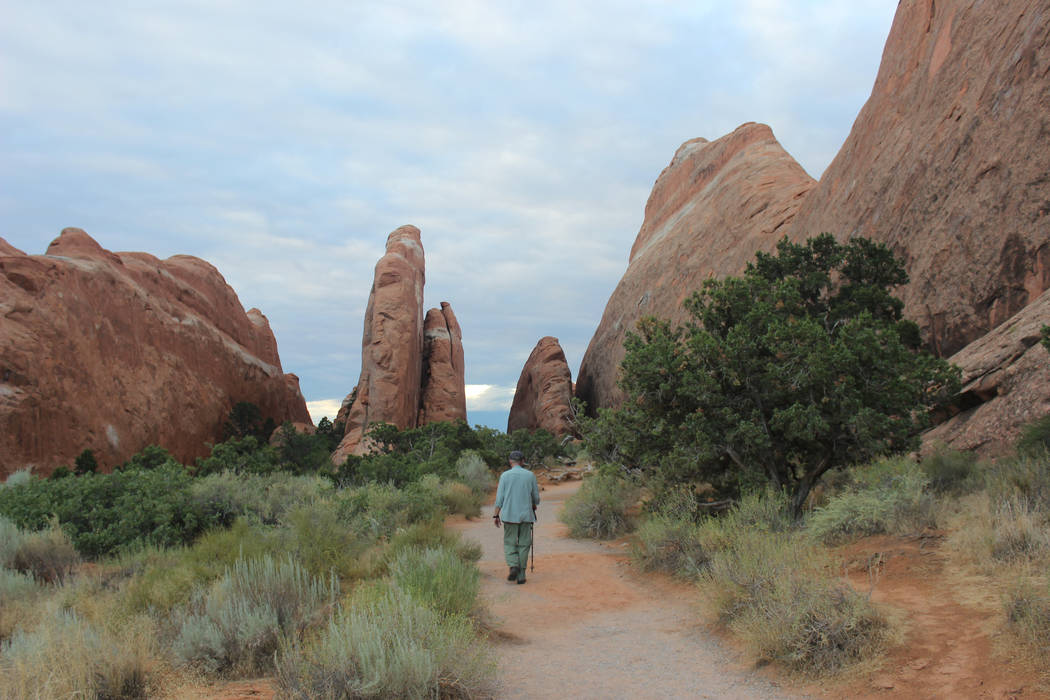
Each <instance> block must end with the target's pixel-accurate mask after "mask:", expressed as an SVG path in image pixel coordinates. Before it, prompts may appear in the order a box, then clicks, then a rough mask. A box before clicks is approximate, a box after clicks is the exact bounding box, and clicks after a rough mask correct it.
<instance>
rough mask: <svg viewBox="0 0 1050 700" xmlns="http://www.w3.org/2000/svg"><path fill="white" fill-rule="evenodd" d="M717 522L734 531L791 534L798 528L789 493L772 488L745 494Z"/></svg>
mask: <svg viewBox="0 0 1050 700" xmlns="http://www.w3.org/2000/svg"><path fill="white" fill-rule="evenodd" d="M715 520H716V521H718V522H719V523H720V524H721V525H722V527H724V528H729V529H734V530H742V529H754V530H760V531H762V532H789V531H791V530H794V529H796V528H797V527H798V522H797V521H796V520H795V518H794V517H793V516H792V514H791V499H790V498H789V497H788V495H787V493H785V492H783V491H776V490H774V489H772V488H766V489H764V490H761V491H752V492H750V493H745V494H744V495H743V496H742V497H741V498H740V502H739V503H737V504H736V505H735V506H734V507H733V508H731V509H730V510H729V511H728V512H726V513H724V514H722V515H720V516H718V517H717V518H716V519H715Z"/></svg>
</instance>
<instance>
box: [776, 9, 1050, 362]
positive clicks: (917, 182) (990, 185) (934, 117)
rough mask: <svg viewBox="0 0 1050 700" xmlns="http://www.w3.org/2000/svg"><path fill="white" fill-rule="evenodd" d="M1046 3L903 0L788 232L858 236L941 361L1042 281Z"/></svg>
mask: <svg viewBox="0 0 1050 700" xmlns="http://www.w3.org/2000/svg"><path fill="white" fill-rule="evenodd" d="M1048 65H1050V5H1048V4H1047V3H1046V2H1045V0H1002V1H1000V2H991V3H990V2H979V1H978V0H956V1H955V2H934V0H904V1H903V2H901V3H900V5H899V7H898V9H897V15H896V17H895V19H894V22H893V28H892V30H891V31H890V35H889V38H888V40H887V42H886V48H885V51H884V53H883V57H882V64H881V66H880V69H879V74H878V77H877V79H876V81H875V86H874V89H873V90H872V94H871V97H870V99H869V100H868V102H867V104H865V106H864V108H863V109H862V110H861V112H860V114H859V116H858V117H857V121H856V123H855V124H854V125H853V130H852V133H851V134H850V136H849V138H848V139H847V140H846V143H845V145H843V147H842V150H841V151H839V153H838V155H837V156H836V158H835V160H834V161H833V162H832V164H831V165H830V167H829V168H828V169H827V171H826V172H825V173H824V175H823V177H822V178H821V181H820V186H819V187H818V188H817V189H815V190H814V191H813V192H811V193H810V194H809V195H808V196H807V198H806V201H805V203H804V204H803V205H802V209H801V210H800V211H799V213H798V216H796V217H795V220H794V221H793V222H792V223H791V225H790V227H789V229H790V232H791V235H792V237H793V238H796V239H798V238H805V237H807V236H812V235H816V234H818V233H821V232H825V231H827V232H831V233H833V234H835V235H836V236H839V237H847V236H853V235H861V236H866V237H868V238H872V239H875V240H878V241H882V242H884V243H886V244H888V245H890V246H891V247H892V248H893V249H894V251H895V252H896V253H897V254H898V255H899V256H902V257H903V259H904V260H905V261H906V266H907V269H908V272H909V275H910V277H911V283H910V284H909V285H907V286H906V287H905V288H904V289H902V290H899V292H898V294H899V296H901V298H902V299H904V301H905V314H906V315H907V316H908V317H909V318H911V319H913V320H915V321H917V322H918V323H919V324H920V326H921V327H922V328H923V331H924V336H925V338H926V339H927V341H928V343H929V345H930V347H931V348H932V349H933V350H934V351H935V352H937V353H938V354H940V355H943V356H947V355H951V354H953V353H955V352H956V351H958V350H960V349H961V348H962V347H963V346H965V345H966V344H968V343H969V342H971V341H973V340H975V339H976V338H978V337H980V336H981V335H983V334H984V333H986V332H987V331H989V330H990V329H992V328H995V327H996V326H998V325H999V324H1000V323H1002V322H1003V321H1005V320H1007V319H1008V318H1010V317H1011V316H1013V315H1014V314H1015V313H1017V312H1018V311H1019V310H1020V309H1022V308H1023V307H1024V306H1025V305H1026V304H1028V303H1030V302H1031V301H1033V300H1034V299H1036V298H1037V297H1038V296H1039V295H1040V294H1041V293H1042V292H1043V290H1045V289H1047V287H1048V286H1050V73H1048V72H1047V66H1048Z"/></svg>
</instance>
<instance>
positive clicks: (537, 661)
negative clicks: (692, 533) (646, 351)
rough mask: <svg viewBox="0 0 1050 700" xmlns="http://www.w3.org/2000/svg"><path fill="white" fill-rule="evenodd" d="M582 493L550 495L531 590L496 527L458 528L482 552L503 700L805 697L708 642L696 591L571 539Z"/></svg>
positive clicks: (565, 488)
mask: <svg viewBox="0 0 1050 700" xmlns="http://www.w3.org/2000/svg"><path fill="white" fill-rule="evenodd" d="M578 487H579V483H578V482H577V483H569V484H564V485H553V486H548V487H546V488H545V490H544V491H543V494H542V497H543V502H542V503H541V504H540V509H539V523H538V525H537V527H536V570H535V572H529V575H528V583H526V584H525V585H523V586H519V585H516V584H514V583H511V582H509V581H507V580H506V575H507V566H506V564H505V563H504V560H503V548H502V534H501V531H499V530H497V529H496V528H495V527H493V525H492V519H491V517H482V518H480V519H478V520H474V521H460V522H454V523H450V525H449V527H450V528H451V529H454V530H457V531H459V532H461V533H462V534H463V535H464V537H469V538H471V539H473V540H476V541H477V542H479V543H480V544H481V546H482V560H481V562H480V564H479V566H480V568H481V576H482V596H483V598H484V599H485V602H486V604H487V605H488V608H489V610H490V611H491V613H492V615H493V616H494V618H495V625H496V626H497V628H498V629H499V631H500V633H502V634H503V635H504V636H503V639H502V640H501V641H499V642H498V643H497V654H498V656H499V659H500V686H499V689H498V692H497V697H499V698H567V697H572V698H741V699H744V698H747V699H753V698H763V699H765V698H787V697H799V696H798V695H797V694H788V693H787V692H785V690H784V689H782V688H780V687H778V686H777V685H776V684H775V683H774V682H772V681H770V680H769V679H766V678H763V677H761V676H759V675H757V674H755V673H753V672H750V671H748V669H747V668H746V667H745V666H744V664H742V663H741V662H740V660H739V659H738V658H737V657H736V656H735V655H734V654H733V653H732V652H731V651H730V650H727V649H726V648H725V647H723V646H722V645H720V644H719V643H718V642H717V641H716V640H714V639H712V638H711V637H710V636H709V635H708V634H706V633H705V631H704V630H703V629H702V628H701V626H700V624H699V615H698V614H697V611H696V610H695V609H694V606H695V604H696V590H695V588H693V587H692V586H688V585H683V584H678V583H675V582H672V581H669V580H667V579H664V578H662V577H655V576H645V577H642V576H640V575H639V574H637V573H635V572H633V571H632V570H631V568H630V567H629V565H628V563H627V561H626V557H625V552H624V548H623V546H622V544H616V543H614V544H611V545H610V544H601V543H596V542H591V541H579V540H572V539H569V538H568V536H567V534H566V528H565V526H564V525H562V524H561V523H560V522H558V519H557V513H558V511H559V510H560V509H561V507H562V505H563V503H564V501H565V499H566V498H567V497H568V496H569V495H571V494H572V493H574V492H575V490H576V489H577V488H578ZM485 516H491V508H489V509H487V510H486V512H485Z"/></svg>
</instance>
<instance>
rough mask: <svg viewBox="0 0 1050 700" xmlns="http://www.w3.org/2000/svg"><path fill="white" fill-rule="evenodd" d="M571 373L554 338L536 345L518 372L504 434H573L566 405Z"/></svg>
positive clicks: (569, 413) (569, 391) (542, 340)
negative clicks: (523, 430)
mask: <svg viewBox="0 0 1050 700" xmlns="http://www.w3.org/2000/svg"><path fill="white" fill-rule="evenodd" d="M571 400H572V373H571V372H570V371H569V363H568V362H566V360H565V353H564V352H563V351H562V349H561V345H559V344H558V339H557V338H552V337H550V336H547V337H546V338H541V339H540V342H538V343H536V347H535V348H533V350H532V354H530V355H529V359H528V360H526V361H525V366H524V367H523V368H522V370H521V376H520V377H519V378H518V387H517V389H515V391H514V403H513V404H512V405H511V408H510V417H509V418H508V420H507V432H508V433H512V432H514V431H515V430H520V429H523V428H524V429H526V430H546V431H548V432H550V433H553V434H554V435H570V434H572V432H573V429H572V418H571V415H572V414H571V412H570V409H569V402H570V401H571Z"/></svg>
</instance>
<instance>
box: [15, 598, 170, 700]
mask: <svg viewBox="0 0 1050 700" xmlns="http://www.w3.org/2000/svg"><path fill="white" fill-rule="evenodd" d="M64 593H65V594H66V595H69V594H70V593H71V592H70V591H65V592H64ZM73 596H74V597H75V594H73ZM62 598H63V596H62V595H59V596H56V597H55V598H53V599H52V600H50V601H48V602H47V603H46V605H45V606H44V608H43V610H42V611H38V612H39V613H40V616H39V618H38V619H37V620H36V622H35V624H33V626H31V627H21V626H20V628H19V629H18V630H16V631H15V632H14V634H13V635H12V636H11V638H10V639H9V640H8V641H7V642H5V643H4V645H3V648H2V651H0V698H3V699H4V700H7V699H9V698H10V699H12V700H13V699H14V698H60V697H61V698H64V697H70V698H72V697H87V698H144V697H147V696H148V695H149V693H150V687H151V683H152V678H153V674H154V671H155V669H156V668H157V667H158V663H159V662H158V658H157V657H158V654H157V651H158V645H157V641H156V626H155V623H154V622H153V620H151V619H150V618H149V617H148V616H146V615H137V616H134V617H132V618H120V617H118V616H113V617H110V613H112V612H113V608H112V605H111V601H109V600H108V599H106V598H104V597H98V599H97V600H96V601H95V603H94V604H93V606H91V608H92V609H91V610H89V611H87V612H86V613H81V612H78V611H77V610H76V609H69V608H67V607H66V606H65V605H64V603H65V601H63V600H62ZM28 617H29V616H27V618H28ZM23 622H28V619H26V620H23Z"/></svg>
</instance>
